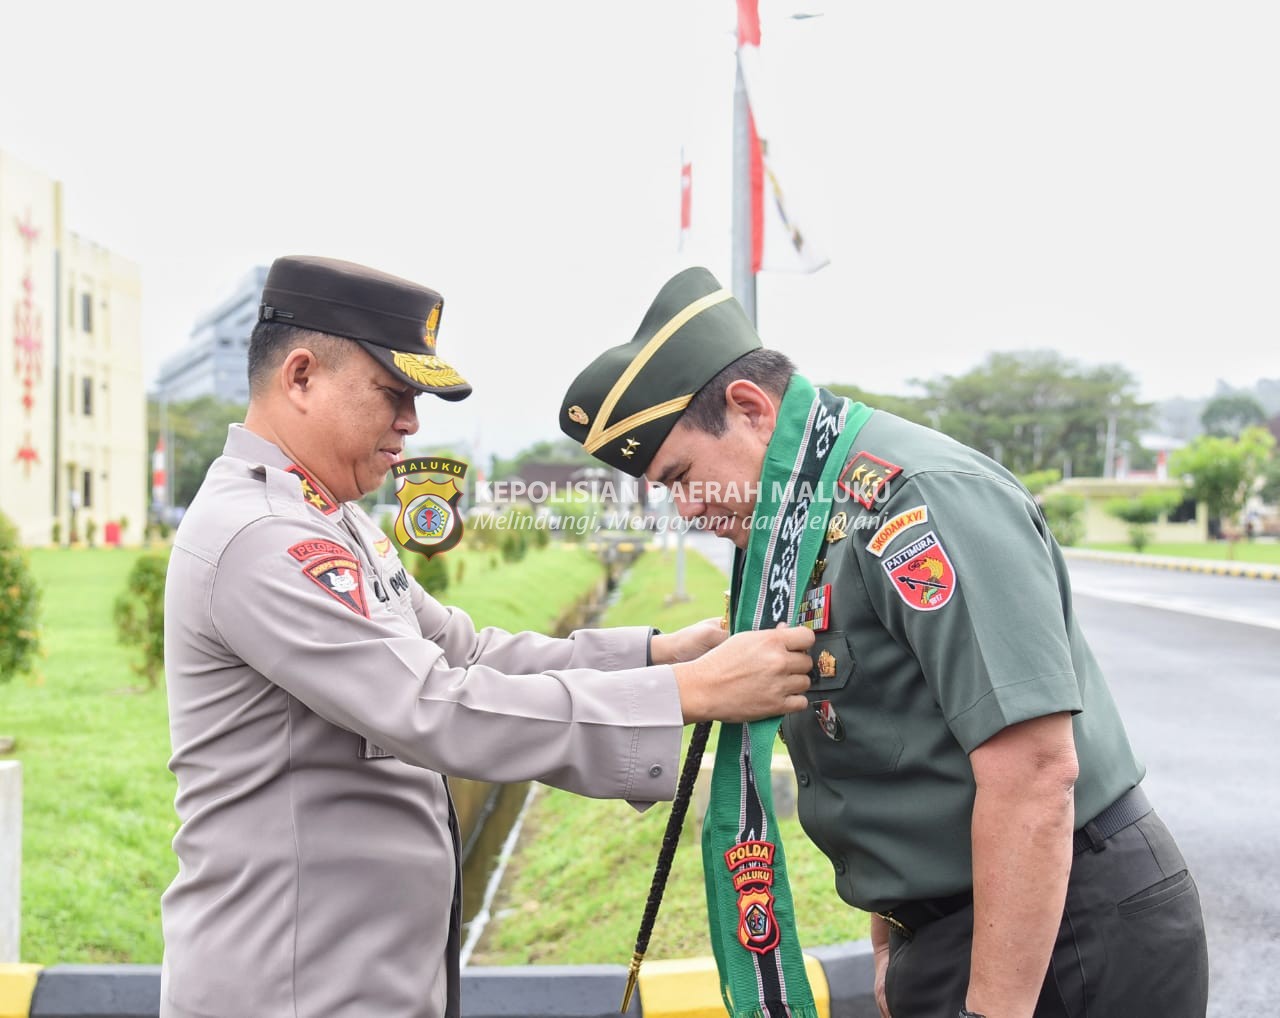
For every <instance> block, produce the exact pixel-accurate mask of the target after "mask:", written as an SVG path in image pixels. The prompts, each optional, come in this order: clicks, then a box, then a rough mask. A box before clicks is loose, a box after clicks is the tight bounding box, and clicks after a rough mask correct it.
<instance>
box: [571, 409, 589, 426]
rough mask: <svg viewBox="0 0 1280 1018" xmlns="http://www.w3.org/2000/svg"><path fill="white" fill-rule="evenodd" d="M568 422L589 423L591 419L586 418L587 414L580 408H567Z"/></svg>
mask: <svg viewBox="0 0 1280 1018" xmlns="http://www.w3.org/2000/svg"><path fill="white" fill-rule="evenodd" d="M569 420H571V421H573V423H574V424H589V423H591V418H590V417H588V416H587V412H586V411H585V410H583V409H582V407H580V406H571V407H569Z"/></svg>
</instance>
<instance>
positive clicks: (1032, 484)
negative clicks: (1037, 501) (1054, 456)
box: [1018, 470, 1062, 495]
mask: <svg viewBox="0 0 1280 1018" xmlns="http://www.w3.org/2000/svg"><path fill="white" fill-rule="evenodd" d="M1018 480H1020V481H1021V482H1022V484H1023V487H1025V488H1026V489H1027V491H1029V492H1031V494H1033V495H1039V494H1040V492H1042V491H1044V489H1045V488H1047V487H1049V485H1051V484H1057V483H1058V482H1059V481H1060V480H1062V471H1061V470H1033V471H1031V473H1029V474H1023V475H1022V476H1021V477H1019V478H1018Z"/></svg>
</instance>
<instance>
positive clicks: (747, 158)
mask: <svg viewBox="0 0 1280 1018" xmlns="http://www.w3.org/2000/svg"><path fill="white" fill-rule="evenodd" d="M741 50H742V37H741V33H739V37H738V52H737V53H736V54H735V57H734V65H735V67H736V68H737V76H736V78H735V80H734V83H733V249H732V251H731V252H730V264H731V266H732V273H733V275H732V286H733V295H734V296H735V297H737V298H738V303H739V304H741V305H742V309H743V310H744V311H745V312H746V313H747V318H748V319H750V321H751V324H752V325H755V324H756V274H755V272H754V271H752V269H753V266H752V251H753V249H754V237H753V235H752V231H753V229H754V215H753V210H752V208H751V198H752V195H751V124H750V117H751V107H750V104H749V103H748V100H747V83H746V79H744V78H743V76H742V58H741Z"/></svg>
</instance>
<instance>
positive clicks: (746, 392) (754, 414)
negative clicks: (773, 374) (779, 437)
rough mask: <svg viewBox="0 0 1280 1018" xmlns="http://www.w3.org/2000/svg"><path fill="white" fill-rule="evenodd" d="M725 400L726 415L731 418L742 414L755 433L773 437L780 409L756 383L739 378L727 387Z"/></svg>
mask: <svg viewBox="0 0 1280 1018" xmlns="http://www.w3.org/2000/svg"><path fill="white" fill-rule="evenodd" d="M724 398H725V403H726V404H727V407H726V414H727V415H728V416H730V417H732V415H734V414H740V415H741V416H743V417H745V418H746V420H747V423H748V424H749V425H750V426H751V429H752V430H753V431H757V432H759V433H760V434H762V435H764V436H765V438H766V439H768V438H769V437H771V436H772V435H773V429H774V428H775V427H776V426H777V423H778V408H777V407H776V406H775V405H774V402H773V397H772V396H770V395H769V394H768V393H767V392H765V391H764V390H763V389H762V388H760V386H758V385H756V383H755V382H751V381H748V380H747V379H745V378H738V379H735V380H734V381H732V382H730V383H729V384H728V385H727V386H725V390H724Z"/></svg>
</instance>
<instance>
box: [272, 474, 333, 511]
mask: <svg viewBox="0 0 1280 1018" xmlns="http://www.w3.org/2000/svg"><path fill="white" fill-rule="evenodd" d="M284 469H285V473H288V474H293V476H294V477H296V478H297V479H298V480H299V481H300V482H301V483H302V500H303V501H304V502H306V503H307V504H308V505H309V506H311V507H312V508H314V509H319V510H320V511H321V512H322V513H324V514H325V515H326V516H332V515H333V514H334V513H336V512H337V511H338V503H336V502H334V501H333V500H332V499H331V498H329V496H328V495H326V494H325V493H324V492H323V491H321V490H320V485H318V484H316V482H315V481H314V480H313V479H312V477H311V475H310V474H308V473H307V472H306V471H305V470H303V469H302V467H300V466H298V465H297V464H296V463H290V464H289V465H288V466H287V467H285V468H284Z"/></svg>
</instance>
